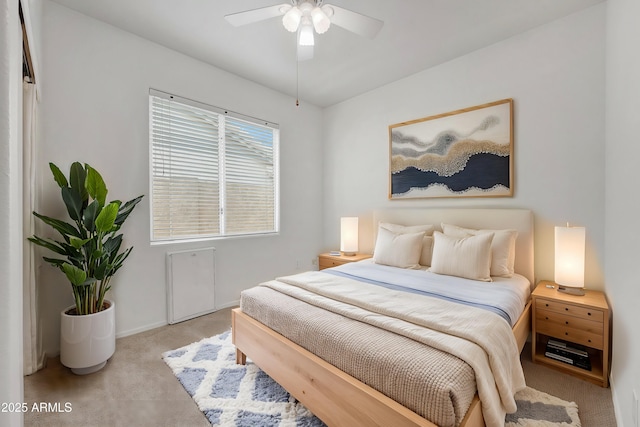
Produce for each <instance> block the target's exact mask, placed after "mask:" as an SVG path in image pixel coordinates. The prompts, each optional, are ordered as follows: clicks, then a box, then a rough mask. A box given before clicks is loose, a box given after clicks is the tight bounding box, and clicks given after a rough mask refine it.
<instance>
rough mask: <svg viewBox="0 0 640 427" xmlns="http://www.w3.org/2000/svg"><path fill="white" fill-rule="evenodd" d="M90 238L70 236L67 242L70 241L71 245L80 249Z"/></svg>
mask: <svg viewBox="0 0 640 427" xmlns="http://www.w3.org/2000/svg"><path fill="white" fill-rule="evenodd" d="M90 240H91V239H90V238H89V239H78V238H77V237H71V239H70V240H69V242H70V243H71V246H73V247H74V248H76V249H80V248H82V247H83V246H84V245H85V244H86V243H87V242H88V241H90Z"/></svg>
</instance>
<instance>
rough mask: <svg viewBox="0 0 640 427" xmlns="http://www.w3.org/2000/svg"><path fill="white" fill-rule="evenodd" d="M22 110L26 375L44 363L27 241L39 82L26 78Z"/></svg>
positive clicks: (31, 229) (33, 196) (32, 198)
mask: <svg viewBox="0 0 640 427" xmlns="http://www.w3.org/2000/svg"><path fill="white" fill-rule="evenodd" d="M23 90H24V93H23V104H22V105H23V114H22V124H23V130H22V139H23V145H22V150H23V153H22V162H23V166H22V171H23V172H22V173H23V178H22V204H23V215H24V218H23V235H24V239H25V240H24V242H25V244H24V249H23V263H22V265H23V269H24V271H23V280H24V284H23V285H24V286H23V292H24V295H23V305H24V307H23V329H24V333H23V357H24V375H30V374H33V373H34V372H36V371H38V370H39V369H42V367H43V366H44V354H43V353H42V340H41V339H40V336H39V334H40V328H39V327H38V326H39V325H38V316H37V314H38V296H37V288H36V277H35V276H36V271H35V270H36V269H35V266H36V262H35V253H34V246H33V245H32V244H31V243H29V242H27V241H26V238H27V237H30V236H32V235H33V234H34V232H35V218H34V216H33V215H32V214H31V212H33V211H34V210H35V208H36V190H35V185H36V179H35V170H36V157H35V153H36V104H37V98H36V85H35V84H33V83H29V82H28V81H27V79H25V81H24V83H23Z"/></svg>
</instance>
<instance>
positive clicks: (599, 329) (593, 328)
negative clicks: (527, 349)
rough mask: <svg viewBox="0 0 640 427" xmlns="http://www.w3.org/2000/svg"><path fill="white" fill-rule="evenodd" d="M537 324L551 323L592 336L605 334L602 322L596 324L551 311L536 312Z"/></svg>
mask: <svg viewBox="0 0 640 427" xmlns="http://www.w3.org/2000/svg"><path fill="white" fill-rule="evenodd" d="M536 322H538V323H539V324H542V323H545V322H547V323H551V324H554V325H558V326H563V327H569V328H577V329H580V330H583V331H585V332H589V333H592V334H599V335H603V334H604V324H603V323H602V322H594V321H593V320H587V319H583V318H582V317H576V316H568V315H566V314H564V313H556V312H555V311H549V310H536Z"/></svg>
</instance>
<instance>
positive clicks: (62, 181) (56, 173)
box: [49, 163, 69, 188]
mask: <svg viewBox="0 0 640 427" xmlns="http://www.w3.org/2000/svg"><path fill="white" fill-rule="evenodd" d="M49 169H51V173H53V179H54V180H55V181H56V182H57V183H58V185H59V186H60V188H62V187H68V186H69V183H68V182H67V177H65V176H64V174H63V173H62V171H61V170H60V168H58V166H56V165H54V164H53V163H49Z"/></svg>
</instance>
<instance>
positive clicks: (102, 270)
mask: <svg viewBox="0 0 640 427" xmlns="http://www.w3.org/2000/svg"><path fill="white" fill-rule="evenodd" d="M111 267H112V265H111V264H109V262H108V261H103V262H102V263H101V264H100V265H98V267H96V270H95V271H94V275H95V276H96V279H97V280H103V279H104V278H105V277H107V276H108V275H109V273H110V272H111Z"/></svg>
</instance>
